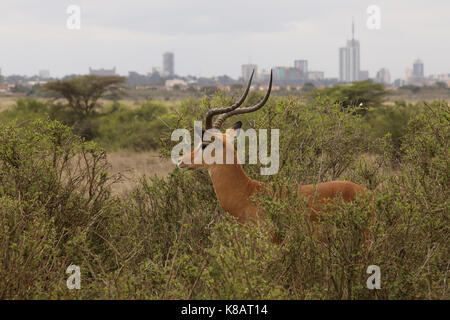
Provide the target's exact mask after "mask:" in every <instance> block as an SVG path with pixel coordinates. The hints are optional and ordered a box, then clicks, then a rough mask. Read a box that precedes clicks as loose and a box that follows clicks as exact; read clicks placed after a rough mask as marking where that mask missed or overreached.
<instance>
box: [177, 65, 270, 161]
mask: <svg viewBox="0 0 450 320" xmlns="http://www.w3.org/2000/svg"><path fill="white" fill-rule="evenodd" d="M253 74H254V71H253V72H252V74H251V76H250V79H249V80H248V84H247V88H246V89H245V91H244V93H243V94H242V96H241V98H240V99H239V101H237V102H236V103H235V104H233V105H231V106H229V107H225V108H215V109H211V110H209V111H208V112H207V114H206V120H205V129H206V131H202V132H196V134H198V135H199V136H200V137H202V139H201V143H199V144H198V145H196V146H194V147H193V148H192V149H191V150H190V152H189V153H187V154H185V155H183V156H182V157H181V158H180V159H179V160H178V167H179V168H181V169H199V168H209V167H211V166H218V165H226V163H227V161H226V160H227V152H232V153H233V155H232V157H233V159H234V160H236V152H235V150H234V143H233V140H234V139H235V138H236V137H237V136H238V134H239V130H240V129H241V126H242V122H241V121H238V122H236V123H235V124H234V125H233V126H231V127H230V128H229V129H227V130H226V132H225V133H222V132H220V128H221V127H222V125H223V123H224V122H225V120H226V119H228V118H229V117H231V116H234V115H238V114H244V113H250V112H255V111H257V110H259V109H261V108H262V107H263V106H264V105H265V104H266V102H267V100H268V99H269V96H270V91H271V90H272V71H271V72H270V81H269V88H268V90H267V92H266V95H265V96H264V98H263V99H262V100H261V101H260V102H259V103H258V104H256V105H254V106H251V107H246V108H239V107H240V106H241V105H242V104H243V103H244V101H245V99H246V98H247V95H248V92H249V90H250V85H251V83H252V79H253ZM214 116H218V117H217V119H216V120H215V121H214V123H213V117H214ZM211 143H214V144H215V145H216V146H217V145H222V147H223V149H222V150H223V154H222V156H223V159H222V160H223V161H221V162H220V163H219V164H218V163H217V162H216V163H210V161H208V156H209V155H210V157H216V155H215V151H214V148H211V150H212V151H211V152H210V153H209V152H208V146H209V144H211ZM199 149H203V151H204V156H203V157H202V158H201V161H197V162H198V163H195V162H196V161H194V160H195V155H196V153H197V152H198V151H200V150H199ZM228 157H229V155H228ZM234 163H236V161H234Z"/></svg>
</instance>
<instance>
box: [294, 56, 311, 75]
mask: <svg viewBox="0 0 450 320" xmlns="http://www.w3.org/2000/svg"><path fill="white" fill-rule="evenodd" d="M294 68H297V69H299V70H300V74H301V75H302V79H303V80H307V79H308V60H295V61H294Z"/></svg>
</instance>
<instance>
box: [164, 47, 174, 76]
mask: <svg viewBox="0 0 450 320" xmlns="http://www.w3.org/2000/svg"><path fill="white" fill-rule="evenodd" d="M174 75H175V62H174V54H173V53H172V52H166V53H164V54H163V76H164V77H173V76H174Z"/></svg>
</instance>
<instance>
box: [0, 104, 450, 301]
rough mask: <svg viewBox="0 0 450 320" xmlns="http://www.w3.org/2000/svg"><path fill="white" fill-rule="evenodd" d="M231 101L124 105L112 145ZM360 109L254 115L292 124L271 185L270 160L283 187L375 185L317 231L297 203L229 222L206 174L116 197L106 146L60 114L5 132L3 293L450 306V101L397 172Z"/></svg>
mask: <svg viewBox="0 0 450 320" xmlns="http://www.w3.org/2000/svg"><path fill="white" fill-rule="evenodd" d="M255 99H256V98H255ZM256 100H257V99H256ZM230 101H231V99H229V98H226V97H224V96H221V95H219V96H216V97H214V98H213V99H207V98H204V99H202V100H201V101H196V100H190V101H185V102H184V103H183V105H182V107H181V108H180V110H179V111H177V113H165V112H164V111H162V109H161V110H159V109H158V107H157V106H155V105H151V104H149V105H147V106H146V107H142V108H138V109H136V110H133V111H132V112H131V111H130V110H122V109H121V108H122V107H121V106H120V105H116V107H113V108H117V110H107V111H106V112H105V116H104V117H105V118H108V117H110V118H109V119H108V120H107V121H106V120H105V122H104V124H107V126H106V125H105V129H104V130H105V133H104V136H108V135H109V134H111V135H112V134H114V133H113V130H112V129H111V128H112V127H114V126H115V125H118V126H119V127H120V126H121V127H120V128H121V130H126V129H124V128H127V122H133V121H135V122H134V123H139V122H144V121H148V122H150V123H152V122H153V121H156V120H155V119H157V117H158V116H160V117H162V119H163V120H164V122H165V123H166V124H167V127H169V128H177V127H192V125H193V123H192V121H193V120H194V119H201V117H200V116H201V115H202V114H204V113H203V111H204V110H206V109H207V108H210V107H212V106H213V105H226V104H229V102H230ZM27 108H30V109H32V107H31V106H28V107H27ZM39 108H40V107H39ZM402 108H403V107H402ZM353 111H354V110H352V109H349V110H345V111H342V110H341V108H340V106H339V105H337V104H334V103H329V102H327V101H322V102H320V101H317V102H316V104H313V105H309V104H304V103H301V102H299V101H297V100H295V99H277V100H271V101H270V102H269V104H268V105H267V107H266V108H264V109H262V110H261V111H258V113H255V114H253V115H249V116H245V117H243V118H242V119H243V120H244V125H245V126H246V127H256V128H279V129H280V139H281V141H280V148H281V150H280V162H281V164H282V165H281V168H280V172H279V173H278V174H277V175H275V176H269V177H264V178H261V177H260V176H259V173H258V169H259V167H260V165H246V166H245V169H246V171H247V172H248V174H249V175H250V176H251V177H253V178H258V179H260V180H264V181H266V182H267V183H268V185H269V187H270V188H271V190H273V192H279V190H282V189H283V188H284V187H286V186H288V185H292V184H297V183H302V184H306V183H315V182H318V181H326V180H331V179H350V180H353V181H355V182H358V183H360V184H361V185H363V186H365V187H367V189H369V190H370V191H369V192H367V194H366V195H364V196H361V197H360V198H358V200H357V201H355V202H354V203H343V202H340V201H337V202H336V203H333V204H329V205H328V207H327V210H326V211H325V212H323V213H322V214H321V215H320V217H319V221H318V222H311V220H310V215H311V211H310V209H309V207H308V206H307V205H306V202H305V199H303V198H302V197H301V196H298V195H297V194H294V193H289V194H288V195H289V196H288V197H287V198H280V197H278V198H277V197H273V196H272V195H269V194H260V195H259V196H258V197H256V198H255V199H254V201H255V202H257V203H259V205H260V206H261V207H262V208H264V210H265V212H267V213H268V215H269V217H270V220H269V221H268V222H267V223H268V226H266V225H256V226H252V225H248V226H242V225H240V224H238V223H237V222H236V221H235V220H234V219H233V218H231V217H230V216H228V215H227V214H226V213H225V212H223V211H222V210H221V209H220V207H219V205H218V203H217V200H216V197H215V194H214V190H213V187H212V184H211V181H210V178H209V175H208V174H207V173H205V172H201V171H194V172H181V171H180V170H178V169H176V170H174V171H173V172H171V173H170V174H169V175H168V176H167V177H165V178H146V177H143V178H142V179H141V181H140V182H139V183H137V184H136V187H135V188H134V189H133V190H132V191H131V192H128V193H125V194H121V195H112V194H111V191H110V187H109V186H110V185H111V184H112V183H114V182H115V181H116V180H117V179H118V177H114V176H109V175H108V174H107V170H108V164H107V162H106V154H105V151H104V150H102V149H101V148H99V147H98V146H96V145H95V143H94V142H85V141H84V140H83V139H81V138H80V137H78V136H77V135H75V134H74V133H73V132H72V131H71V130H70V129H69V128H68V127H66V126H64V125H62V124H61V123H59V122H57V121H52V120H48V119H38V120H34V121H32V122H25V123H17V122H12V123H9V124H1V125H0V248H1V249H0V252H1V255H0V278H1V279H2V282H0V298H2V299H31V298H34V299H36V298H42V299H48V298H52V299H72V298H75V299H80V298H82V299H92V298H106V299H134V298H137V299H448V298H449V296H448V283H447V281H446V277H447V273H448V271H447V269H448V261H449V254H448V253H449V252H448V239H449V225H450V224H449V218H448V212H449V211H450V210H449V209H450V208H449V207H450V203H449V200H448V199H449V198H450V197H449V190H450V188H449V183H450V181H449V177H450V172H449V158H450V157H449V154H448V150H449V145H448V144H449V140H450V136H449V135H450V131H449V118H450V109H449V107H448V105H447V104H445V103H438V102H435V103H431V104H427V105H423V107H420V108H418V109H417V111H416V112H415V113H414V114H412V115H410V116H409V121H408V122H407V124H405V127H404V131H402V134H401V139H399V143H400V147H399V148H400V150H401V153H402V157H400V158H399V159H398V161H397V163H396V165H395V166H393V164H392V162H391V161H389V157H390V154H391V149H392V148H393V144H392V140H390V139H387V138H386V137H388V136H386V135H384V137H380V138H377V139H373V138H372V137H371V136H370V135H369V134H368V133H369V132H371V131H370V130H371V129H370V128H371V127H370V124H369V123H368V122H366V118H365V117H362V116H360V115H358V113H355V112H353ZM130 114H133V115H134V116H133V117H131V116H130ZM236 120H237V119H230V120H229V121H228V123H227V125H228V124H230V123H232V122H233V121H236ZM100 128H101V126H100ZM108 130H110V131H108ZM106 132H109V133H106ZM119 132H120V131H119ZM122 132H123V131H122ZM169 133H170V131H169V130H168V131H167V132H166V133H163V138H164V137H166V138H165V140H164V139H163V141H169V139H168V138H167V135H168V134H169ZM169 136H170V135H169ZM104 143H106V142H104ZM111 143H112V142H111ZM172 143H173V142H172ZM167 150H170V145H169V144H167V146H166V150H165V151H167ZM269 230H277V231H278V233H279V235H280V239H281V244H280V245H275V244H273V243H272V242H271V240H270V238H271V236H270V234H269ZM70 264H75V265H78V266H80V268H81V272H82V278H81V290H68V289H67V287H66V282H65V281H66V279H67V277H68V275H67V274H66V273H65V270H66V268H67V267H68V266H69V265H70ZM369 265H378V266H379V267H380V269H381V290H368V289H367V287H366V280H367V278H368V277H369V275H368V274H367V273H366V270H367V267H368V266H369Z"/></svg>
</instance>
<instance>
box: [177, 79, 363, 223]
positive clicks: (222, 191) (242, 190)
mask: <svg viewBox="0 0 450 320" xmlns="http://www.w3.org/2000/svg"><path fill="white" fill-rule="evenodd" d="M252 77H253V73H252V75H251V77H250V79H249V81H248V85H247V88H246V90H245V92H244V94H243V95H242V97H241V98H240V99H239V101H238V102H236V103H235V104H233V105H232V106H229V107H226V108H216V109H212V110H209V111H208V113H207V114H206V130H209V129H220V127H221V126H222V124H223V123H224V121H225V120H226V119H227V118H229V117H231V116H233V115H238V114H244V113H249V112H255V111H257V110H259V109H260V108H262V107H263V106H264V104H265V103H266V102H267V100H268V99H269V96H270V91H271V89H272V73H271V75H270V83H269V89H268V90H267V93H266V95H265V97H264V99H263V100H262V101H261V102H259V103H258V104H256V105H254V106H251V107H246V108H239V106H240V105H241V104H242V103H243V102H244V100H245V98H246V97H247V94H248V92H249V89H250V84H251V81H252ZM216 115H219V117H218V118H217V119H216V121H215V122H214V124H212V119H213V117H214V116H216ZM241 125H242V123H241V122H240V121H239V122H236V123H235V124H234V125H233V126H232V127H231V128H230V129H229V130H227V133H221V134H219V135H217V136H214V137H215V139H219V141H221V143H222V144H223V150H230V149H228V148H232V149H231V150H233V152H234V163H232V164H229V163H227V161H225V160H224V161H221V162H220V163H212V164H208V163H207V162H205V161H204V160H203V159H202V160H201V163H195V161H194V155H195V153H196V150H197V149H198V148H202V149H203V148H205V147H206V146H207V145H208V143H210V142H209V141H203V142H202V143H201V144H199V145H197V146H194V148H192V149H191V151H190V153H187V154H185V155H183V156H182V157H181V158H180V159H179V160H178V167H179V168H181V169H199V168H206V169H207V170H208V172H209V174H210V176H211V180H212V183H213V186H214V191H215V193H216V196H217V199H218V201H219V203H220V205H221V207H222V209H223V210H224V211H226V212H228V213H229V214H231V215H233V216H234V217H236V218H237V219H238V221H240V222H242V223H245V222H249V221H251V222H258V221H262V220H264V218H265V213H264V212H263V210H261V209H260V208H258V207H257V206H256V205H255V204H254V203H253V201H252V200H251V197H252V196H253V195H254V194H255V193H257V192H260V191H261V190H262V189H263V187H264V184H263V183H261V182H259V181H256V180H253V179H251V178H249V177H248V176H247V175H246V174H245V172H244V170H243V168H242V166H241V165H240V164H239V163H238V161H237V154H236V151H235V149H234V144H232V141H233V139H234V138H235V137H236V135H237V133H238V131H239V129H240V128H241ZM224 157H225V155H224ZM291 188H296V189H297V190H298V191H300V193H302V194H303V195H305V196H306V198H307V199H308V202H309V204H310V206H311V208H313V209H316V211H320V207H319V205H318V204H319V203H320V202H323V201H327V199H328V200H329V199H333V198H336V197H340V196H342V198H343V200H344V201H352V200H354V199H355V198H356V195H357V194H358V193H360V192H363V191H364V188H362V187H361V186H359V185H357V184H355V183H353V182H350V181H330V182H324V183H319V184H317V185H312V184H310V185H296V186H291ZM316 218H317V217H316V216H315V214H313V215H312V216H311V219H313V220H315V219H316Z"/></svg>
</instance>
